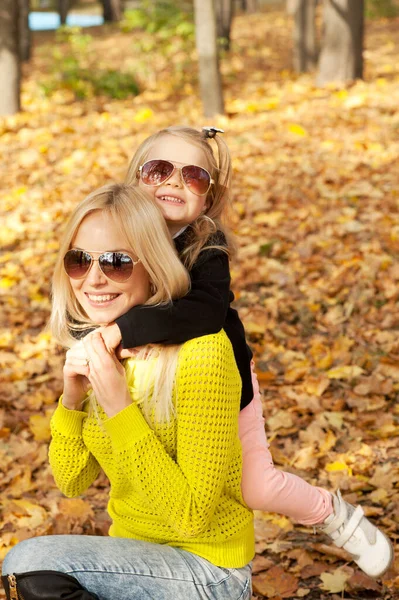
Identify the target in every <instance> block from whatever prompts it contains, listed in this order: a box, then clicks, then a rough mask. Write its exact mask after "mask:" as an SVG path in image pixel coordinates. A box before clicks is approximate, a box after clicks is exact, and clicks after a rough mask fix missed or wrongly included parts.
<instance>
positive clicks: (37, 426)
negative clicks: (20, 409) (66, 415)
mask: <svg viewBox="0 0 399 600" xmlns="http://www.w3.org/2000/svg"><path fill="white" fill-rule="evenodd" d="M53 412H54V410H53V409H47V410H46V413H45V414H44V415H42V414H39V415H31V416H30V417H29V429H30V430H31V432H32V433H33V436H34V438H35V440H36V441H37V442H47V441H48V440H49V439H50V437H51V433H50V420H51V417H52V414H53Z"/></svg>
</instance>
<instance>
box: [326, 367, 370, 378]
mask: <svg viewBox="0 0 399 600" xmlns="http://www.w3.org/2000/svg"><path fill="white" fill-rule="evenodd" d="M362 373H364V370H363V369H362V368H361V367H358V366H357V365H344V366H342V367H336V368H335V369H330V370H329V371H327V377H329V379H354V378H355V377H359V375H362Z"/></svg>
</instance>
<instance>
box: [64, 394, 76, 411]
mask: <svg viewBox="0 0 399 600" xmlns="http://www.w3.org/2000/svg"><path fill="white" fill-rule="evenodd" d="M61 403H62V406H63V407H64V408H66V409H68V410H78V407H79V404H78V403H77V402H76V401H72V400H71V399H70V398H68V397H67V396H65V394H64V395H63V396H62V398H61Z"/></svg>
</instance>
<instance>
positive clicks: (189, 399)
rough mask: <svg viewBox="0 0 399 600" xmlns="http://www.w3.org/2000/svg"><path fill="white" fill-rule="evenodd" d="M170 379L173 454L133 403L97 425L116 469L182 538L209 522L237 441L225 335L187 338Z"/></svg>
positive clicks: (236, 385) (234, 386)
mask: <svg viewBox="0 0 399 600" xmlns="http://www.w3.org/2000/svg"><path fill="white" fill-rule="evenodd" d="M176 376H177V383H176V388H177V446H176V456H175V457H172V456H171V455H170V454H168V452H167V451H166V450H165V448H164V446H163V445H162V443H161V442H160V440H159V439H158V437H157V436H156V434H155V433H154V431H153V430H152V429H151V428H150V427H149V426H148V425H147V422H146V421H145V419H144V417H143V415H142V413H141V411H140V410H139V408H138V406H137V405H136V404H134V403H133V404H132V405H130V406H129V407H127V408H125V409H124V410H123V411H121V412H120V413H118V414H117V415H115V416H114V417H112V418H110V419H108V420H107V421H105V423H104V426H105V428H106V429H107V432H108V434H109V435H110V437H111V441H112V445H113V452H114V455H116V456H115V459H116V462H118V464H119V470H120V473H123V476H124V477H128V478H129V479H130V480H131V482H132V483H133V484H134V487H135V489H138V491H139V492H140V494H141V495H143V496H144V497H145V498H146V500H147V501H148V502H149V503H150V505H151V507H152V510H153V511H154V512H155V513H156V514H157V515H158V516H159V517H160V518H161V519H162V520H163V521H164V522H165V523H167V524H168V525H169V526H170V527H172V528H173V529H174V530H175V532H176V533H178V534H179V535H181V536H183V537H185V538H189V537H195V536H197V535H199V534H200V533H201V532H203V531H205V530H206V529H207V527H208V526H209V523H210V521H211V519H212V516H213V514H214V511H215V508H216V506H217V505H218V500H219V498H220V494H221V492H222V489H223V486H224V485H225V482H226V476H227V471H228V468H229V466H230V463H231V458H232V455H233V448H234V443H235V440H236V439H237V423H238V411H239V401H240V392H241V380H240V377H239V373H238V370H237V367H236V364H235V360H234V355H233V351H232V348H231V344H230V342H229V340H228V338H227V336H226V335H225V333H224V332H220V333H219V334H214V335H210V336H204V337H202V338H196V339H195V340H191V341H190V342H187V343H186V344H185V345H184V346H183V347H182V350H181V352H180V356H179V365H178V369H177V375H176Z"/></svg>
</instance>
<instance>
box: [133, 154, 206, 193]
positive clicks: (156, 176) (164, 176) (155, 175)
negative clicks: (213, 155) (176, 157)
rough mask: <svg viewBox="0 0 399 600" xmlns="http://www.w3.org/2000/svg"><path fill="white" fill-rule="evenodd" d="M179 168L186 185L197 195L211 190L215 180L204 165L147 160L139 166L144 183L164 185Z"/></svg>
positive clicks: (157, 159)
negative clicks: (180, 165)
mask: <svg viewBox="0 0 399 600" xmlns="http://www.w3.org/2000/svg"><path fill="white" fill-rule="evenodd" d="M176 169H177V170H179V171H180V176H181V178H182V181H183V183H184V185H185V186H186V187H187V188H188V189H189V190H190V192H192V193H193V194H195V195H196V196H203V195H204V194H207V193H208V192H209V189H210V187H211V185H212V184H213V183H215V182H214V180H213V179H212V177H211V175H210V173H208V171H207V170H206V169H204V168H203V167H198V166H197V165H184V167H176V165H174V164H173V163H171V162H170V161H169V160H161V159H159V158H156V159H154V160H147V162H145V163H144V164H143V165H141V167H139V175H140V177H141V181H142V182H143V183H144V185H151V186H158V185H162V184H163V183H165V181H167V180H168V179H169V178H170V177H172V175H173V173H174V172H175V171H176Z"/></svg>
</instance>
